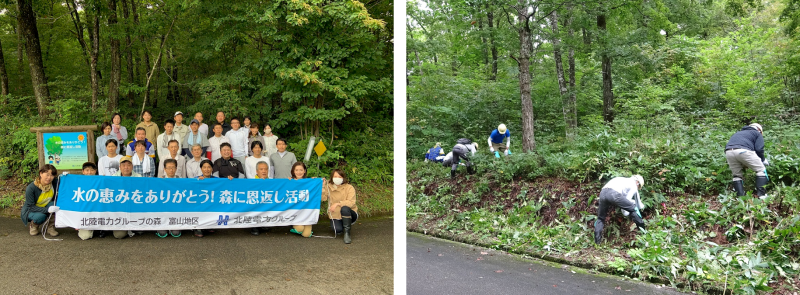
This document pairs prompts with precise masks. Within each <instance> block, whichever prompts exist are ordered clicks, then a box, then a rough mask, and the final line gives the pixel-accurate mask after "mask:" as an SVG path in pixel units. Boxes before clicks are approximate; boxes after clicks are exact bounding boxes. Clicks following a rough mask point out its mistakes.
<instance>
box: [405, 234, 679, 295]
mask: <svg viewBox="0 0 800 295" xmlns="http://www.w3.org/2000/svg"><path fill="white" fill-rule="evenodd" d="M406 239H407V240H406V245H407V248H406V255H407V256H406V280H407V284H408V286H407V288H406V291H407V292H408V294H437V295H442V294H635V295H644V294H681V293H679V292H676V291H674V290H670V289H668V288H659V287H658V286H655V285H652V284H646V283H641V282H635V281H630V280H627V281H624V280H622V279H621V278H619V277H615V276H610V275H604V274H588V273H585V270H582V269H577V268H572V267H566V268H564V267H553V266H549V265H546V264H544V263H541V262H538V261H534V260H531V259H524V258H521V257H519V256H516V255H510V254H506V253H503V252H499V251H495V250H489V249H485V248H481V247H477V246H471V245H466V244H461V243H456V242H452V241H447V240H442V239H437V238H432V237H428V236H424V235H420V234H416V233H407V234H406ZM482 253H486V254H482ZM572 269H576V270H578V272H576V273H573V270H572Z"/></svg>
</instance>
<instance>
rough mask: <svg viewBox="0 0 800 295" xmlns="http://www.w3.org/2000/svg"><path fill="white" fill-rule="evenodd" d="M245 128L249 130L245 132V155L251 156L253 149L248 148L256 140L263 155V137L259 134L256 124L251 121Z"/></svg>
mask: <svg viewBox="0 0 800 295" xmlns="http://www.w3.org/2000/svg"><path fill="white" fill-rule="evenodd" d="M245 130H249V133H248V134H247V155H248V156H253V150H252V149H250V146H251V145H253V142H256V141H258V142H260V143H261V147H262V148H261V151H262V152H261V153H262V155H263V154H264V152H263V151H264V148H263V147H264V138H263V137H262V136H261V134H259V133H258V124H256V123H253V124H251V125H250V128H249V129H245Z"/></svg>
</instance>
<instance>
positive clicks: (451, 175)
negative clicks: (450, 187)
mask: <svg viewBox="0 0 800 295" xmlns="http://www.w3.org/2000/svg"><path fill="white" fill-rule="evenodd" d="M450 179H456V171H455V170H450Z"/></svg>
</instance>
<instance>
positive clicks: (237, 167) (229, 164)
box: [214, 142, 245, 179]
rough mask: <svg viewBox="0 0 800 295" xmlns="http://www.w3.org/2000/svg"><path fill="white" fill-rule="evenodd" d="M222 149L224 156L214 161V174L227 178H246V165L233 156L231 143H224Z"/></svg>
mask: <svg viewBox="0 0 800 295" xmlns="http://www.w3.org/2000/svg"><path fill="white" fill-rule="evenodd" d="M220 150H221V153H222V157H221V158H219V159H217V160H216V161H214V176H216V177H219V178H227V179H234V178H245V175H244V165H243V164H242V162H239V160H237V159H236V158H233V157H232V156H231V155H232V151H231V144H229V143H227V142H226V143H223V144H222V145H221V146H220Z"/></svg>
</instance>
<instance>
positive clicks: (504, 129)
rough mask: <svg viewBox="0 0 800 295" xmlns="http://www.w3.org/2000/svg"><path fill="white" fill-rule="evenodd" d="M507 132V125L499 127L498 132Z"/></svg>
mask: <svg viewBox="0 0 800 295" xmlns="http://www.w3.org/2000/svg"><path fill="white" fill-rule="evenodd" d="M506 130H508V129H506V124H500V126H497V131H498V132H500V133H506Z"/></svg>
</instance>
